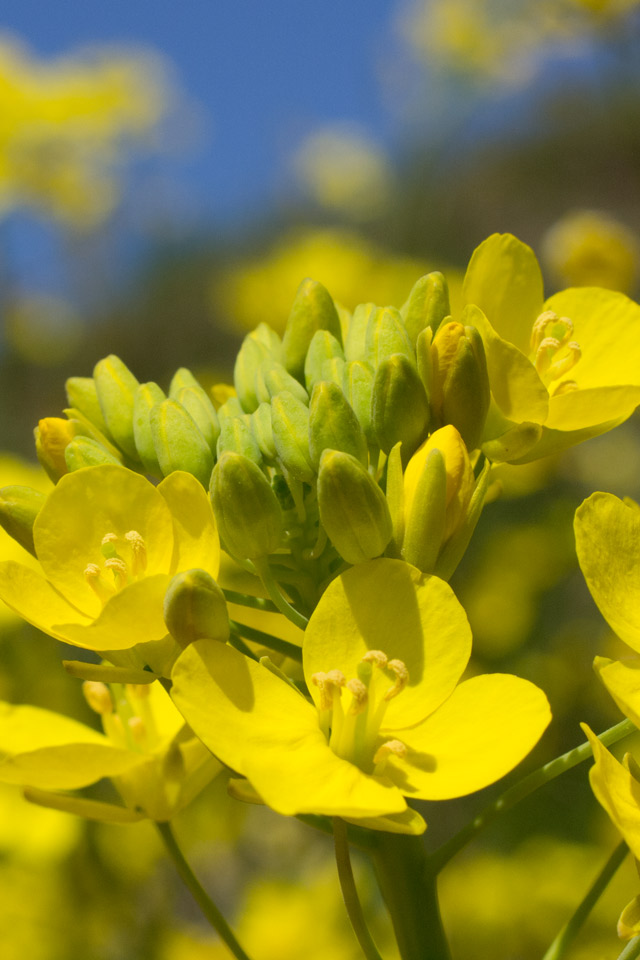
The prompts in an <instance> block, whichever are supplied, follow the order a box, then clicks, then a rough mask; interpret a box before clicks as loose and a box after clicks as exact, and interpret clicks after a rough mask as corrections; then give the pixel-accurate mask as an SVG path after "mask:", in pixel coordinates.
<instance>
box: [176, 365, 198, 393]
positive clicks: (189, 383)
mask: <svg viewBox="0 0 640 960" xmlns="http://www.w3.org/2000/svg"><path fill="white" fill-rule="evenodd" d="M199 386H200V384H199V383H198V381H197V380H196V378H195V377H194V375H193V374H192V373H191V370H189V368H188V367H178V369H177V370H176V372H175V373H174V375H173V376H172V378H171V383H170V384H169V398H170V399H171V400H177V399H178V393H179V391H180V390H182V389H183V388H184V387H199Z"/></svg>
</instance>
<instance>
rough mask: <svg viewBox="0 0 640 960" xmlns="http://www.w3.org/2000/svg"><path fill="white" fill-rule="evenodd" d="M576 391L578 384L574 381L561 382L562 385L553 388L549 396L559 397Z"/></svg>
mask: <svg viewBox="0 0 640 960" xmlns="http://www.w3.org/2000/svg"><path fill="white" fill-rule="evenodd" d="M577 389H578V384H577V383H576V382H575V380H563V381H562V383H559V384H558V386H557V387H554V388H553V390H552V391H551V396H552V397H561V396H562V394H563V393H573V391H574V390H577Z"/></svg>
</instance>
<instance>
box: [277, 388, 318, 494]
mask: <svg viewBox="0 0 640 960" xmlns="http://www.w3.org/2000/svg"><path fill="white" fill-rule="evenodd" d="M271 422H272V426H273V442H274V443H275V447H276V451H277V453H278V457H279V458H280V460H281V461H282V464H283V466H284V467H285V469H286V470H287V472H288V473H290V474H291V476H292V477H295V479H296V480H301V481H302V482H303V483H313V481H314V479H315V470H314V467H313V462H312V460H311V452H310V450H309V410H308V408H307V407H306V406H305V405H304V403H301V401H300V400H297V399H296V398H295V397H294V396H293V394H291V393H289V392H288V391H285V392H284V393H279V394H278V396H277V397H274V398H273V400H272V401H271Z"/></svg>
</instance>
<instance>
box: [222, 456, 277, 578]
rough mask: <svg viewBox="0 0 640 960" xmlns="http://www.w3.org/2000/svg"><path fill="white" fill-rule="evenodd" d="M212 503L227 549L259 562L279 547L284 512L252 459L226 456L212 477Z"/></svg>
mask: <svg viewBox="0 0 640 960" xmlns="http://www.w3.org/2000/svg"><path fill="white" fill-rule="evenodd" d="M209 495H210V497H211V503H212V505H213V510H214V513H215V515H216V520H217V522H218V529H219V531H220V536H221V538H222V541H223V543H224V545H225V549H227V550H228V551H229V553H231V554H232V555H233V556H235V557H238V558H239V559H242V560H244V559H249V560H256V559H259V558H260V557H266V556H268V555H269V554H270V553H273V552H274V551H275V550H277V549H278V547H279V546H280V540H281V537H282V531H283V518H282V511H281V509H280V504H279V503H278V499H277V497H276V495H275V493H274V492H273V490H272V489H271V484H270V483H269V481H268V480H267V478H266V477H265V475H264V473H263V472H262V470H261V469H260V467H258V466H257V465H256V464H255V463H254V462H253V461H252V460H247V458H246V457H243V456H242V454H240V453H223V454H222V456H221V457H220V459H219V460H218V463H217V464H216V466H215V468H214V471H213V473H212V475H211V486H210V489H209Z"/></svg>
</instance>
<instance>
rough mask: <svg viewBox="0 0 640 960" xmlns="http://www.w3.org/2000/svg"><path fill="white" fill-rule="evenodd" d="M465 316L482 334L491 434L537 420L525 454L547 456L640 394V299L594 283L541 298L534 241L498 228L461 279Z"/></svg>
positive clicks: (590, 432) (607, 424)
mask: <svg viewBox="0 0 640 960" xmlns="http://www.w3.org/2000/svg"><path fill="white" fill-rule="evenodd" d="M464 298H465V300H466V303H467V305H468V306H467V307H466V310H465V314H464V315H465V316H466V318H467V319H466V322H467V323H472V324H473V325H474V326H475V327H476V328H477V329H478V331H479V332H480V334H481V335H482V338H483V341H484V346H485V351H486V356H487V366H488V370H489V380H490V383H491V393H492V397H493V400H494V407H493V410H492V412H490V414H489V418H488V423H487V428H486V429H485V440H491V439H495V438H496V437H499V436H501V435H503V434H507V432H508V431H509V429H513V427H514V426H515V425H517V424H523V423H529V424H533V425H538V426H539V427H540V428H541V431H540V433H539V439H537V441H536V442H535V443H532V444H530V448H529V449H528V450H526V451H524V452H522V451H519V453H521V455H516V456H514V457H511V456H506V457H505V459H509V460H511V459H513V460H519V461H521V462H526V461H528V460H533V459H536V458H538V457H542V456H547V455H548V454H551V453H556V452H558V451H560V450H563V449H565V448H566V447H568V446H571V445H572V444H574V443H577V442H579V441H582V440H586V439H588V438H589V437H593V436H597V435H598V434H599V433H604V432H605V431H607V430H610V429H611V428H612V427H614V426H615V425H617V424H619V423H622V422H623V421H624V420H626V419H627V418H628V417H629V416H630V414H631V413H632V412H633V410H634V409H635V407H636V406H637V405H638V402H639V401H640V373H639V371H640V363H639V362H638V361H639V360H640V353H639V344H640V336H639V334H640V307H639V306H638V304H636V303H634V302H633V301H632V300H630V299H629V298H628V297H625V296H624V294H621V293H615V292H613V291H610V290H604V289H601V288H597V287H579V288H574V289H569V290H564V291H562V292H561V293H556V294H554V295H553V296H552V297H550V298H548V299H547V300H544V297H543V290H542V275H541V272H540V268H539V266H538V262H537V260H536V257H535V254H534V253H533V251H532V250H531V248H530V247H528V246H526V244H524V243H521V241H519V240H517V239H516V238H515V237H513V236H511V235H510V234H493V236H491V237H489V238H488V239H487V240H485V241H484V242H483V243H482V244H480V246H479V247H478V248H477V249H476V251H475V252H474V254H473V256H472V257H471V260H470V262H469V266H468V267H467V272H466V275H465V280H464Z"/></svg>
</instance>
